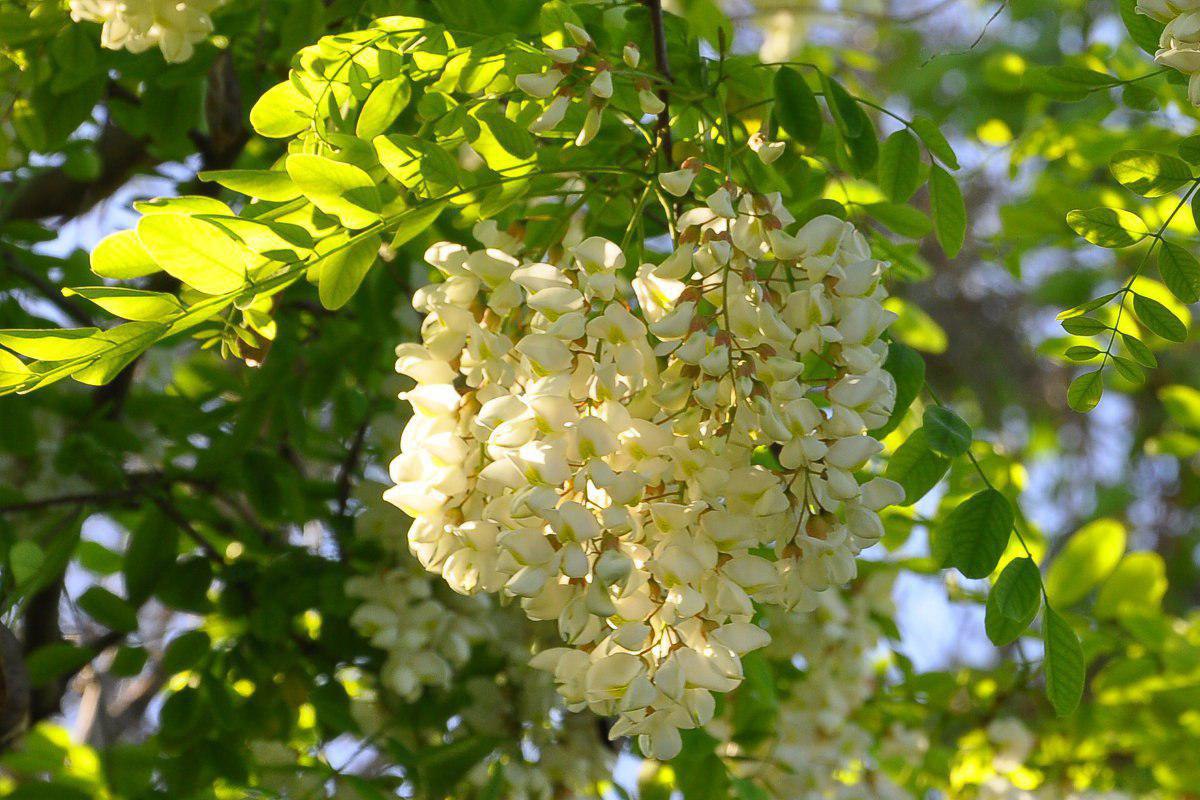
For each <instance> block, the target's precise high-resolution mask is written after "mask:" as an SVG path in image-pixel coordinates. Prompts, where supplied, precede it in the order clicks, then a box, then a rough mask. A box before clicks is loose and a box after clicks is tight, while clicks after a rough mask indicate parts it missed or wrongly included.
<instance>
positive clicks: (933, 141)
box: [911, 116, 958, 169]
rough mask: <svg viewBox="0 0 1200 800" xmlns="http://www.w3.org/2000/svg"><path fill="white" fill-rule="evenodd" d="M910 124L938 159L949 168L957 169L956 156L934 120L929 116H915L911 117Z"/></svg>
mask: <svg viewBox="0 0 1200 800" xmlns="http://www.w3.org/2000/svg"><path fill="white" fill-rule="evenodd" d="M911 126H912V129H913V130H914V131H915V132H916V134H917V136H920V137H921V141H923V142H924V143H925V147H927V148H928V149H929V152H930V153H931V154H933V156H934V157H936V158H937V160H938V161H941V162H942V163H943V164H945V165H946V166H947V167H949V168H950V169H958V158H957V157H956V156H955V155H954V148H952V147H951V146H950V143H949V142H948V141H946V137H945V136H943V135H942V131H941V129H939V128H938V126H937V123H936V122H934V121H933V120H931V119H930V118H929V117H922V116H916V117H913V120H912V122H911Z"/></svg>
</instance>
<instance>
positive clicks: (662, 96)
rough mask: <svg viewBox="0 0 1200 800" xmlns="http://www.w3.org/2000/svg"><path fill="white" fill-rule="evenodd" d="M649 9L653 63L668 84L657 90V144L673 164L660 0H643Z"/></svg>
mask: <svg viewBox="0 0 1200 800" xmlns="http://www.w3.org/2000/svg"><path fill="white" fill-rule="evenodd" d="M643 2H644V3H645V4H646V8H647V9H649V11H650V31H651V34H652V35H653V36H654V63H655V66H656V67H657V68H658V73H659V74H660V75H662V76H663V78H664V79H665V80H666V82H667V84H668V85H664V86H662V87H660V88H659V90H658V99H659V100H661V101H662V103H663V110H662V111H660V112H659V114H658V123H657V125H656V126H655V129H656V130H657V131H658V145H659V147H660V148H661V150H662V152H663V153H664V154H665V155H666V157H667V164H668V165H670V166H671V167H674V165H675V157H674V154H673V152H672V150H673V148H672V142H671V89H670V86H669V84H671V83H672V82H674V80H675V79H674V78H672V77H671V63H670V60H669V59H668V56H667V34H666V29H665V27H664V26H663V8H662V0H643Z"/></svg>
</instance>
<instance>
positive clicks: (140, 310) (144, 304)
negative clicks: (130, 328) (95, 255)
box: [63, 286, 183, 322]
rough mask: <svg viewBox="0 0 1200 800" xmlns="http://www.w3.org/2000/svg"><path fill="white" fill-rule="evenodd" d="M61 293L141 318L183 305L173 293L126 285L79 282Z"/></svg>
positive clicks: (159, 316) (124, 316)
mask: <svg viewBox="0 0 1200 800" xmlns="http://www.w3.org/2000/svg"><path fill="white" fill-rule="evenodd" d="M63 294H64V295H66V296H68V297H70V296H71V295H78V296H79V297H82V298H84V299H85V300H90V301H91V302H93V303H95V304H96V305H98V306H100V307H101V308H103V309H104V310H105V311H107V312H108V313H110V314H112V315H113V316H116V317H121V318H122V319H131V320H137V321H141V322H150V321H153V320H159V319H164V318H166V317H169V316H171V315H172V314H175V313H178V312H180V311H183V305H182V304H181V303H180V302H179V301H178V300H176V299H175V296H174V295H170V294H165V293H163V292H148V291H144V290H142V289H126V288H124V287H122V286H81V287H79V288H77V289H63Z"/></svg>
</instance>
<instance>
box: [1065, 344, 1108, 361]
mask: <svg viewBox="0 0 1200 800" xmlns="http://www.w3.org/2000/svg"><path fill="white" fill-rule="evenodd" d="M1063 355H1064V356H1066V357H1067V358H1069V359H1071V360H1072V361H1091V360H1092V359H1093V358H1096V357H1098V356H1100V355H1101V352H1100V351H1099V350H1098V349H1096V348H1095V347H1092V346H1091V345H1090V344H1077V345H1073V346H1071V347H1068V348H1067V350H1066V352H1064V353H1063Z"/></svg>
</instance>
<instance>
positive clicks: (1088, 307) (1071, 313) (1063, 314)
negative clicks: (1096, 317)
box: [1056, 292, 1120, 330]
mask: <svg viewBox="0 0 1200 800" xmlns="http://www.w3.org/2000/svg"><path fill="white" fill-rule="evenodd" d="M1119 294H1120V292H1109V293H1108V294H1105V295H1101V296H1100V297H1093V298H1092V299H1091V300H1088V301H1087V302H1086V303H1080V304H1079V305H1077V306H1072V307H1071V308H1068V309H1067V310H1066V311H1060V312H1058V316H1057V317H1056V319H1059V320H1064V319H1070V318H1071V317H1078V316H1080V315H1082V314H1086V313H1088V312H1089V311H1095V310H1096V309H1097V308H1100V307H1101V306H1103V305H1105V304H1107V303H1108V301H1109V300H1112V299H1113V298H1114V297H1116V296H1117V295H1119ZM1101 329H1102V330H1103V329H1104V328H1103V326H1101Z"/></svg>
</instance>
